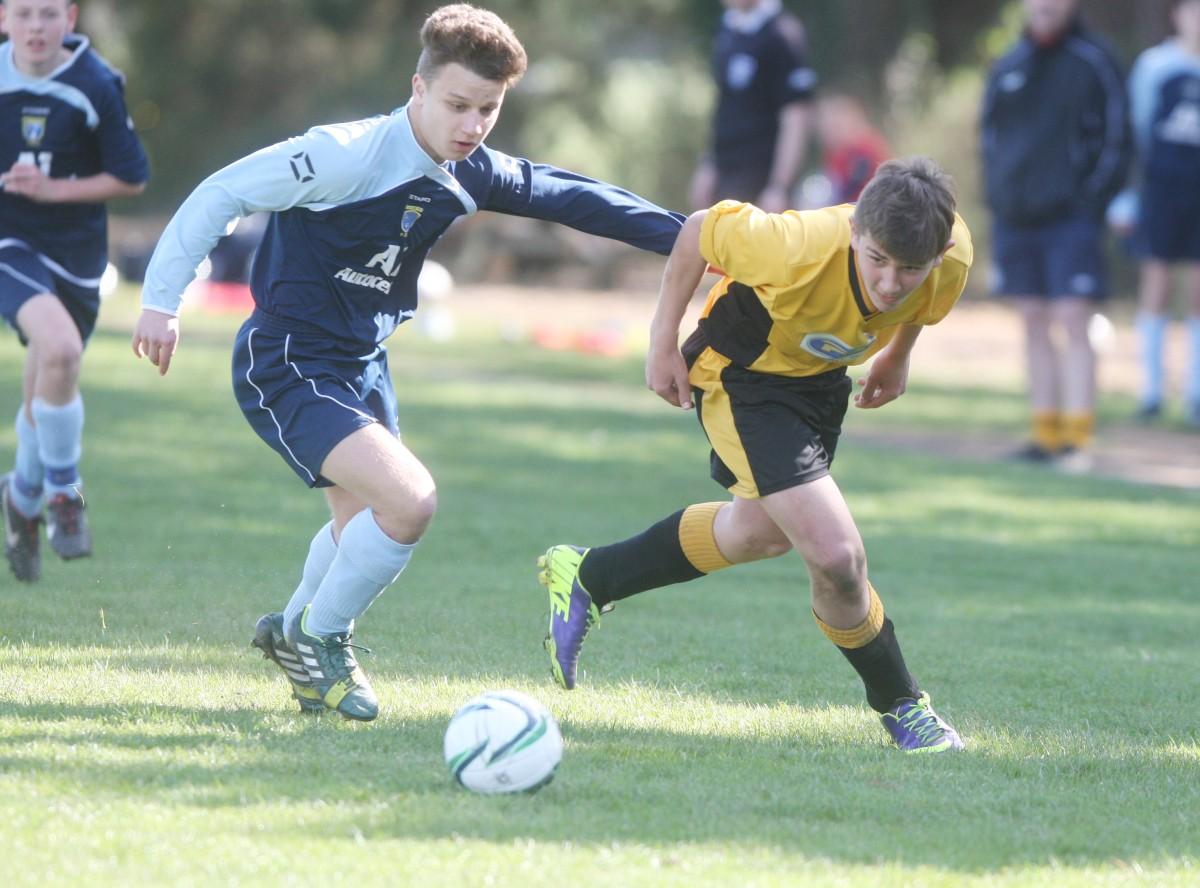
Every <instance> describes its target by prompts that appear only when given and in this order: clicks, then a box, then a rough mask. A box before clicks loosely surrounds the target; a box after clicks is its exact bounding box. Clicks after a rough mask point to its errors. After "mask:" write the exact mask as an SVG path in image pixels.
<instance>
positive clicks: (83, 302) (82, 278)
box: [0, 0, 148, 582]
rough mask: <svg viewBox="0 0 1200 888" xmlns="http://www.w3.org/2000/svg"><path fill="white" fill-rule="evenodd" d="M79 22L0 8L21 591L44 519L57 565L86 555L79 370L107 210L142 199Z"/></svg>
mask: <svg viewBox="0 0 1200 888" xmlns="http://www.w3.org/2000/svg"><path fill="white" fill-rule="evenodd" d="M76 16H77V8H76V6H75V4H74V3H68V2H67V0H4V2H3V3H0V30H3V31H4V33H5V34H7V35H8V38H9V39H8V41H7V42H6V43H4V44H3V45H0V317H3V318H4V320H5V321H7V322H8V323H9V324H10V325H11V326H12V327H13V328H14V329H15V330H16V331H17V335H18V336H19V337H20V339H21V342H22V343H24V344H25V345H26V347H27V358H26V361H25V378H24V397H23V402H22V404H21V409H20V410H19V411H18V412H17V420H16V424H17V455H16V466H15V468H14V469H13V471H12V472H11V473H10V474H8V475H6V476H4V477H3V479H0V512H2V513H3V515H4V549H5V553H6V555H7V556H8V563H9V565H10V567H11V568H12V571H13V573H14V574H15V575H16V577H17V579H19V580H23V581H25V582H33V581H34V580H37V579H38V577H39V576H40V575H41V555H40V551H39V531H40V526H41V524H42V513H43V509H44V510H45V513H46V535H47V537H48V539H49V541H50V545H51V548H53V549H54V551H55V552H56V553H57V554H58V555H59V556H60V557H62V558H80V557H82V556H85V555H90V554H91V551H92V539H91V533H90V531H89V530H88V525H87V517H86V513H85V512H84V501H83V496H82V492H81V491H82V488H81V481H80V477H79V469H78V464H79V457H80V452H81V440H82V435H83V401H82V399H81V398H80V395H79V368H80V360H81V356H82V354H83V347H84V345H85V343H86V342H87V340H88V337H89V335H90V334H91V332H92V328H93V327H94V326H95V323H96V314H97V311H98V310H99V306H100V296H99V285H100V275H101V273H102V272H103V271H104V267H105V265H106V261H107V260H106V256H107V251H108V243H107V240H108V237H107V222H106V214H105V208H104V202H105V201H107V200H109V199H111V198H114V197H128V196H132V195H136V194H140V193H141V191H142V189H143V188H144V187H145V182H146V179H147V176H148V166H147V163H146V155H145V153H144V152H143V151H142V146H141V144H140V142H139V141H138V138H137V136H136V135H135V134H134V131H133V125H132V123H131V122H130V120H129V115H128V113H127V112H126V110H125V99H124V78H123V77H122V75H121V74H120V73H119V72H117V71H115V70H113V69H112V68H110V67H109V66H108V64H107V63H106V62H105V61H104V60H103V59H102V58H100V56H99V55H97V54H96V53H95V52H94V51H93V50H92V49H91V47H90V45H89V43H88V39H87V38H86V37H84V36H82V35H78V34H74V33H73V30H74V27H75V19H76Z"/></svg>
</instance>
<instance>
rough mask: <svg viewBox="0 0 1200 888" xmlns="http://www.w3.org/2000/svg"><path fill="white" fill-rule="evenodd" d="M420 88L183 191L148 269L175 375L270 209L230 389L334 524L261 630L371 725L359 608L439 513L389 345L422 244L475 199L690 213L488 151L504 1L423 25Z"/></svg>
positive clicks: (655, 215) (279, 658)
mask: <svg viewBox="0 0 1200 888" xmlns="http://www.w3.org/2000/svg"><path fill="white" fill-rule="evenodd" d="M421 44H422V48H423V49H422V53H421V57H420V60H419V61H418V64H417V72H416V74H415V75H414V77H413V81H412V86H413V94H412V98H411V100H410V101H409V102H408V104H407V105H405V106H404V107H402V108H400V109H398V110H396V111H395V112H393V113H392V114H390V115H387V116H379V117H374V118H370V119H367V120H360V121H355V122H352V123H345V124H339V125H335V126H322V127H316V128H314V129H312V130H310V131H309V132H308V133H306V134H305V135H303V136H300V137H298V138H295V139H291V140H289V141H287V142H283V143H280V144H278V145H274V146H272V147H269V148H265V149H263V150H261V151H258V152H256V153H255V154H252V155H250V156H248V157H246V158H243V159H242V160H239V161H236V162H235V163H233V164H232V165H230V166H228V167H226V168H225V169H223V170H220V171H219V172H217V173H215V174H213V175H212V176H211V177H209V178H208V179H207V180H205V181H204V182H203V183H201V184H200V186H199V187H197V189H196V190H195V191H194V192H193V193H192V194H191V195H190V196H189V197H188V198H187V200H186V201H184V203H183V205H182V206H181V207H180V208H179V211H178V212H177V213H176V214H175V217H174V218H173V219H172V220H171V222H170V223H169V225H168V226H167V228H166V230H165V231H164V232H163V235H162V238H161V239H160V241H159V243H158V246H157V248H156V249H155V251H154V255H153V257H152V258H151V260H150V265H149V267H148V269H147V272H146V282H145V287H144V290H143V296H142V304H143V309H144V310H143V312H142V315H141V317H140V318H139V320H138V323H137V328H136V330H135V331H134V335H133V349H134V353H135V354H137V355H138V356H142V355H146V356H147V357H149V359H150V361H151V362H152V363H153V364H155V365H156V366H157V367H158V369H159V372H160V373H166V372H167V370H168V368H169V366H170V364H171V361H172V357H173V355H174V352H175V347H176V344H177V342H178V329H179V321H178V318H177V313H178V310H179V306H180V294H182V292H183V290H184V288H185V287H186V286H187V285H188V283H189V282H190V281H191V280H192V278H193V276H194V274H195V271H194V270H195V268H196V266H197V265H198V264H199V262H200V261H201V260H202V259H203V257H204V256H205V255H207V253H208V252H209V251H210V250H211V249H212V247H213V245H214V244H215V243H216V242H217V240H218V238H219V237H220V236H221V234H222V233H223V232H224V231H225V228H226V226H227V224H228V223H229V222H230V221H231V220H232V219H235V218H237V217H239V216H244V215H246V214H248V213H251V212H256V211H267V212H270V213H271V216H270V221H269V223H268V225H267V230H266V233H265V235H264V237H263V242H262V245H261V246H260V248H259V251H258V254H257V256H256V259H255V263H254V269H253V271H252V274H251V282H250V286H251V292H252V293H253V295H254V301H255V310H254V312H253V314H252V315H251V317H250V318H249V319H248V320H247V321H246V323H245V324H244V325H243V326H242V329H241V331H240V332H239V334H238V337H237V342H236V344H235V347H234V356H233V385H234V391H235V394H236V395H237V398H238V401H239V403H240V405H241V408H242V412H243V414H244V415H245V416H246V418H247V420H248V421H249V422H250V424H251V426H252V427H253V428H254V430H255V431H256V432H257V433H258V435H259V436H260V437H261V438H262V439H263V440H264V441H265V442H266V443H267V444H269V445H270V446H271V447H272V448H274V449H275V451H276V452H277V453H279V455H280V456H281V457H282V458H283V459H284V460H285V462H287V464H288V465H289V466H290V467H291V468H292V470H293V471H294V472H295V473H296V474H297V475H298V476H299V477H300V478H301V479H302V480H303V481H304V482H305V483H306V484H308V485H310V486H312V487H322V488H323V489H324V491H325V495H326V498H327V500H328V503H329V507H330V510H331V512H332V513H333V520H332V521H331V522H330V523H329V524H327V525H326V526H324V527H322V528H321V530H320V531H318V532H317V534H316V536H315V537H314V538H313V540H312V543H311V544H310V547H309V554H308V558H307V560H306V562H305V564H304V568H303V572H302V579H301V583H300V585H299V587H298V588H297V589H296V591H295V593H294V595H293V596H292V599H291V601H290V602H289V603H288V605H287V607H286V608H285V610H284V611H283V613H272V614H267V615H265V616H264V617H262V619H260V620H259V622H258V625H257V626H256V630H255V640H254V643H255V644H256V645H257V646H258V647H259V648H260V649H261V650H262V651H263V653H264V654H265V655H266V656H267V657H269V658H270V659H272V660H273V661H274V662H275V663H276V664H277V665H279V666H280V667H281V668H282V669H283V670H284V672H285V673H286V674H287V676H288V679H289V680H290V682H291V687H292V692H293V695H294V696H295V697H296V698H297V700H298V701H299V702H300V705H301V708H302V709H304V710H306V711H320V710H322V709H323V708H326V707H328V708H330V709H336V710H337V711H339V712H341V713H342V714H343V715H345V716H347V717H349V718H355V719H359V720H363V721H369V720H371V719H373V718H375V716H376V715H377V714H378V709H379V706H378V701H377V699H376V696H375V693H374V691H373V690H372V689H371V686H370V684H369V683H368V681H367V679H366V677H365V676H364V675H363V672H362V670H361V669H360V668H359V667H358V665H357V663H356V662H355V658H354V655H353V653H352V649H351V644H350V639H351V633H352V630H353V626H354V621H355V619H357V618H358V617H359V616H360V615H361V614H362V613H363V612H364V611H365V610H366V609H367V607H368V606H369V605H370V604H371V602H372V601H373V600H374V599H375V598H376V597H377V596H378V595H379V594H380V593H381V592H382V591H383V590H384V589H385V588H386V587H387V586H388V585H390V584H391V583H392V582H393V581H394V580H395V579H396V578H397V577H398V576H399V574H400V572H401V571H402V570H403V569H404V567H405V565H406V564H407V563H408V560H409V557H410V555H411V553H412V550H413V548H414V546H415V545H416V543H417V541H418V540H419V539H420V538H421V536H422V535H423V534H424V532H425V529H426V528H427V527H428V525H429V522H430V521H431V520H432V518H433V515H434V512H435V510H436V507H437V496H436V490H435V486H434V482H433V478H432V477H431V476H430V474H429V472H428V470H427V469H426V468H425V466H424V465H422V464H421V462H420V460H418V459H417V457H416V456H415V455H414V454H413V453H412V452H411V451H410V450H409V449H408V448H407V447H406V446H405V445H404V444H403V443H401V441H400V440H399V437H398V428H397V420H396V399H395V394H394V392H393V390H392V384H391V380H390V377H389V375H388V371H387V351H386V349H385V347H384V346H383V344H382V343H383V341H384V340H385V339H386V338H387V337H388V336H389V335H391V333H392V332H393V331H394V330H395V328H396V326H397V325H399V324H401V323H403V322H404V321H406V320H408V319H409V318H410V317H412V315H413V313H414V312H415V311H416V310H417V286H416V284H417V275H418V273H419V272H420V269H421V264H422V262H423V261H424V259H425V255H426V253H427V252H428V251H429V248H430V247H431V246H432V245H433V243H434V242H435V241H436V240H437V239H438V237H440V236H441V234H442V233H443V232H444V231H445V230H446V228H447V227H448V226H449V225H450V223H451V222H453V221H454V220H455V219H456V218H458V217H460V216H464V215H469V214H472V213H474V212H476V211H478V210H496V211H499V212H503V213H509V214H513V215H521V216H529V217H533V218H538V219H547V220H551V221H555V222H561V223H563V224H566V225H570V226H572V227H574V228H577V229H579V230H581V231H586V232H590V233H592V234H598V235H601V236H604V237H611V238H617V239H619V240H623V241H625V242H627V243H630V244H633V245H635V246H638V247H642V248H644V249H649V250H654V251H657V252H659V253H663V254H666V253H668V252H669V251H670V249H671V247H672V245H673V244H674V241H675V236H676V234H677V233H678V231H679V229H680V227H681V225H682V222H683V217H682V216H680V215H679V214H676V213H670V212H667V211H666V210H663V209H661V208H660V207H657V206H655V205H653V204H651V203H649V202H647V201H645V200H643V199H642V198H640V197H638V196H636V195H634V194H631V193H629V192H627V191H624V190H622V189H620V188H616V187H614V186H612V185H607V184H605V183H603V182H597V181H595V180H592V179H588V178H586V177H583V176H579V175H576V174H574V173H569V172H567V171H564V170H560V169H556V168H554V167H551V166H546V165H541V164H534V163H531V162H529V161H527V160H523V159H519V158H514V157H509V156H507V155H505V154H501V153H500V152H498V151H493V150H492V149H490V148H488V147H487V146H486V145H484V144H483V142H484V139H485V138H486V137H487V135H488V133H489V132H490V131H491V129H492V127H493V126H494V125H495V123H496V120H497V117H498V115H499V113H500V107H501V104H502V103H503V101H504V96H505V93H506V92H507V90H508V88H509V87H510V86H512V85H513V84H514V83H516V81H517V80H519V79H520V77H521V75H522V74H523V73H524V71H525V66H526V58H525V50H524V49H523V48H522V46H521V44H520V42H519V41H518V40H517V38H516V36H515V35H514V34H513V32H512V31H511V29H510V28H509V27H508V25H506V24H505V23H504V22H503V21H501V20H500V19H499V18H498V17H497V16H495V15H494V14H493V13H491V12H488V11H486V10H481V9H477V8H474V7H471V6H468V5H465V4H456V5H452V6H444V7H442V8H440V9H438V10H436V11H435V12H434V13H432V14H431V15H430V16H429V18H428V19H427V20H426V22H425V24H424V26H423V27H422V29H421Z"/></svg>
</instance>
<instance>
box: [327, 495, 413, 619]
mask: <svg viewBox="0 0 1200 888" xmlns="http://www.w3.org/2000/svg"><path fill="white" fill-rule="evenodd" d="M416 545H417V544H416V543H398V542H396V541H395V540H393V539H392V538H391V537H389V536H388V535H387V534H386V533H384V532H383V531H382V530H381V529H380V527H379V524H378V523H377V522H376V521H375V515H374V513H373V512H372V511H371V510H370V509H363V510H362V511H361V512H359V513H358V514H357V515H355V516H354V517H353V518H351V519H350V521H349V523H348V524H347V525H346V526H345V527H344V528H343V529H342V538H341V540H339V541H338V548H337V556H336V557H335V558H334V559H333V563H332V564H331V565H329V571H328V572H327V573H326V574H325V579H323V580H321V585H320V586H319V587H318V588H317V594H316V595H314V596H313V600H312V606H311V607H310V608H309V611H308V620H307V623H306V625H305V628H306V629H307V630H308V632H309V633H310V634H312V635H343V634H345V633H347V632H349V631H350V627H351V626H352V625H353V623H354V621H355V620H356V619H358V618H359V617H360V616H362V614H363V613H364V612H365V611H366V609H367V608H368V607H370V606H371V602H372V601H374V600H375V599H376V598H378V597H379V594H380V593H381V592H382V591H383V590H384V589H386V588H387V587H388V586H390V585H391V584H392V583H394V582H395V581H396V577H398V576H400V572H401V571H403V570H404V567H405V565H407V564H408V559H409V558H411V557H412V551H413V549H415V548H416Z"/></svg>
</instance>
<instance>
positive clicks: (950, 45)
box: [80, 0, 1167, 214]
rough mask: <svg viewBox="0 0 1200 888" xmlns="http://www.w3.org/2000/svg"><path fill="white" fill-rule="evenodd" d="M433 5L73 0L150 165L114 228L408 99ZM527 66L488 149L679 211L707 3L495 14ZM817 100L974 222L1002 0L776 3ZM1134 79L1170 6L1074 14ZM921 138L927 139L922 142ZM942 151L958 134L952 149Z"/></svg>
mask: <svg viewBox="0 0 1200 888" xmlns="http://www.w3.org/2000/svg"><path fill="white" fill-rule="evenodd" d="M437 5H438V4H437V2H436V0H422V2H412V0H256V2H254V3H243V2H240V0H173V2H171V3H163V2H161V0H120V2H118V0H83V2H82V3H81V4H80V6H81V23H80V29H81V30H83V31H84V32H85V33H87V34H89V35H90V36H91V37H92V38H93V40H94V41H95V43H96V45H97V46H98V48H99V49H100V51H101V52H102V53H103V54H105V55H106V56H107V57H108V58H109V59H110V60H111V61H113V63H114V64H116V65H117V66H118V67H120V68H121V69H122V70H123V71H124V72H125V73H126V75H127V76H128V78H129V85H128V98H129V104H130V108H131V111H132V113H133V116H134V119H135V121H136V123H137V125H138V128H139V131H140V132H141V134H142V136H143V138H144V139H145V142H146V144H147V147H148V150H149V151H150V153H151V159H152V161H153V165H154V179H153V180H152V182H151V186H150V188H149V189H148V191H147V193H146V196H145V197H144V198H143V199H142V200H140V201H138V202H137V203H136V204H128V205H125V206H123V207H121V209H122V211H123V212H133V213H142V214H154V213H166V212H169V211H170V210H172V209H173V208H174V207H175V206H176V205H177V204H178V202H179V201H180V200H181V199H182V198H183V196H185V195H186V194H187V192H188V191H190V190H191V188H192V187H193V186H194V185H195V183H196V182H198V181H199V180H200V179H201V178H203V177H204V176H205V175H207V174H208V173H209V172H211V171H213V170H214V169H217V168H218V167H220V166H221V165H223V164H224V163H227V162H229V161H231V160H234V159H236V158H237V157H240V156H241V155H243V154H246V153H248V152H249V151H251V150H254V149H255V148H258V147H261V146H262V145H264V144H268V143H271V142H274V141H277V140H279V139H282V138H286V137H287V136H290V135H294V134H296V133H298V132H301V131H303V130H304V129H306V128H307V127H309V126H311V125H313V124H315V123H320V122H330V121H335V120H340V119H348V118H355V117H361V116H366V115H369V114H375V113H380V112H387V111H389V110H391V109H392V108H394V107H396V106H397V105H400V104H402V103H403V102H404V101H406V100H407V97H408V94H409V81H410V78H411V75H412V70H413V66H414V63H415V61H416V55H417V51H418V42H417V31H418V29H419V27H420V23H421V21H422V20H423V19H424V17H425V16H426V15H427V14H428V13H429V12H430V11H431V10H432V9H433V8H435V7H436V6H437ZM484 5H487V6H489V7H490V8H492V9H494V10H495V11H496V12H497V13H499V14H500V15H502V16H503V17H504V18H505V19H506V20H508V21H509V22H510V24H512V26H513V27H514V29H515V30H516V32H517V34H518V35H519V36H520V37H521V39H522V41H523V42H524V43H525V45H526V48H527V49H528V51H529V55H530V59H531V62H532V64H531V67H530V70H529V74H528V75H527V77H526V79H525V81H524V82H523V83H522V84H521V85H520V86H519V87H518V88H517V89H516V90H515V91H514V92H513V93H512V95H511V96H510V97H509V100H508V102H507V104H506V109H505V113H504V115H503V117H502V118H501V122H500V124H499V126H498V128H497V131H496V133H495V134H494V135H493V137H492V138H491V140H490V141H491V143H492V144H493V145H494V146H495V147H497V148H500V149H502V150H506V151H510V152H514V153H518V154H523V155H528V156H532V157H535V158H536V159H538V160H544V161H547V162H553V163H559V164H562V165H564V166H570V167H575V168H578V169H580V170H581V171H584V172H588V173H590V174H592V175H595V176H599V177H606V178H610V179H614V180H616V181H618V182H619V183H620V184H622V185H626V186H628V187H631V188H633V189H634V190H637V191H641V192H643V193H645V194H646V195H647V196H648V197H651V198H653V199H655V200H658V201H659V202H661V203H664V204H666V205H669V206H680V207H681V206H683V204H684V200H685V188H686V182H687V178H688V176H689V174H690V172H691V169H692V165H693V163H694V161H695V159H696V157H697V155H698V154H699V153H700V152H701V151H702V150H703V147H704V144H705V141H706V139H707V134H708V112H709V109H710V107H711V101H712V86H711V82H710V78H709V74H708V52H709V47H710V43H711V39H712V34H713V32H714V29H715V27H716V24H717V20H718V18H719V15H720V12H721V6H720V4H719V3H718V2H717V0H606V2H604V3H594V2H584V0H492V2H488V3H486V4H484ZM785 5H787V6H788V7H789V8H790V9H791V10H792V11H794V12H795V13H797V14H798V15H800V16H801V18H802V19H803V21H804V22H805V24H806V26H807V28H808V31H809V38H810V45H811V55H812V59H813V62H814V65H815V67H816V69H817V71H818V74H819V75H820V77H821V79H822V82H823V83H824V84H825V87H826V88H827V89H829V88H837V89H846V90H850V91H852V92H854V93H856V94H858V95H860V96H861V97H863V98H864V99H866V100H867V101H868V103H869V104H870V105H871V106H872V109H873V111H874V113H875V115H876V117H877V119H878V120H879V121H880V123H881V124H882V125H883V126H884V127H885V129H886V130H887V132H888V134H889V136H890V137H891V138H892V140H893V143H894V145H895V146H896V148H897V150H898V151H901V152H908V151H916V150H922V151H929V152H932V153H934V154H936V155H937V156H938V157H939V158H941V159H942V160H943V162H944V163H945V165H946V166H947V167H948V168H949V169H950V171H951V172H952V173H953V174H955V176H956V177H957V178H958V179H959V183H960V187H961V188H962V189H963V191H964V199H965V202H966V204H967V205H969V204H970V202H971V200H972V192H973V189H974V187H975V181H976V179H977V175H976V172H975V159H974V158H975V142H974V123H975V114H976V106H977V103H978V95H979V88H980V84H981V79H982V76H983V72H984V70H985V67H986V64H987V62H988V60H989V59H990V58H992V57H994V56H995V55H996V54H997V53H999V52H1000V51H1002V50H1003V48H1004V47H1005V46H1006V45H1007V43H1008V42H1009V41H1010V40H1011V39H1012V37H1013V35H1014V33H1015V31H1016V28H1017V23H1018V20H1019V16H1018V14H1017V12H1018V5H1019V4H1018V3H1016V2H1012V0H1009V2H1005V0H977V2H973V3H962V2H958V0H809V2H797V0H788V2H787V3H786V4H785ZM1083 6H1084V9H1085V11H1086V13H1087V14H1088V16H1089V18H1090V19H1091V20H1092V21H1093V22H1094V23H1095V24H1097V25H1099V26H1101V27H1103V28H1104V29H1105V30H1106V31H1107V32H1108V33H1109V34H1111V35H1113V36H1114V40H1115V42H1117V44H1118V46H1119V49H1120V51H1121V54H1122V56H1123V57H1124V59H1125V60H1126V61H1127V62H1128V61H1130V60H1131V59H1132V57H1133V55H1134V54H1135V53H1136V52H1137V51H1138V50H1140V49H1142V48H1144V47H1145V46H1146V45H1148V44H1149V43H1151V42H1153V41H1155V40H1158V39H1160V38H1161V37H1162V36H1163V34H1164V33H1165V25H1166V12H1165V10H1166V6H1167V0H1141V2H1138V3H1113V2H1104V0H1084V3H1083ZM921 134H927V135H926V136H924V137H923V136H922V135H921ZM947 134H953V136H952V137H948V136H947Z"/></svg>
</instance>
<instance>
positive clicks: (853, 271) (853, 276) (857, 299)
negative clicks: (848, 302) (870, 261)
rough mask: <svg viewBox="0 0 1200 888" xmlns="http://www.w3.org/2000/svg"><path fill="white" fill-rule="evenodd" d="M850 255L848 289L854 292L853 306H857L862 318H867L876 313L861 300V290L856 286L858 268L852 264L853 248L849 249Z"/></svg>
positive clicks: (864, 300) (865, 301)
mask: <svg viewBox="0 0 1200 888" xmlns="http://www.w3.org/2000/svg"><path fill="white" fill-rule="evenodd" d="M848 252H849V254H850V289H851V290H853V291H854V304H855V305H857V306H858V311H859V314H861V315H862V316H863V317H864V318H869V317H871V316H872V315H874V314H876V313H877V312H876V311H875V310H874V309H872V308H871V306H869V305H867V300H866V299H864V298H863V293H862V288H861V287H860V286H859V285H858V266H857V265H856V264H855V262H854V247H851V248H850V249H849V251H848Z"/></svg>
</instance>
